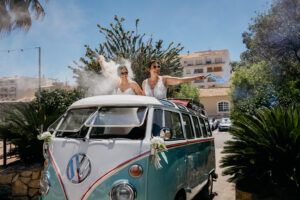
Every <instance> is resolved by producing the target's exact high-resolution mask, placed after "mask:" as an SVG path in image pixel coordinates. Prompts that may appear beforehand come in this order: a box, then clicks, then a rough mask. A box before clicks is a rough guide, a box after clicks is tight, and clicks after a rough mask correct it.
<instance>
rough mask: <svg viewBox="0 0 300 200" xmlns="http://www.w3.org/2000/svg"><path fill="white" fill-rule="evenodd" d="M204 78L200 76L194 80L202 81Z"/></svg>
mask: <svg viewBox="0 0 300 200" xmlns="http://www.w3.org/2000/svg"><path fill="white" fill-rule="evenodd" d="M205 78H206V77H205V76H203V75H201V76H198V77H197V78H196V80H204V79H205Z"/></svg>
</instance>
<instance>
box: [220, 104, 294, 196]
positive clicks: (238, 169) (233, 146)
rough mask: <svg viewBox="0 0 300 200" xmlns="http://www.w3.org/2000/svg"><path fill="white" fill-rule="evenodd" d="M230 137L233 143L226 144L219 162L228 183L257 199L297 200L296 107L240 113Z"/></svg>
mask: <svg viewBox="0 0 300 200" xmlns="http://www.w3.org/2000/svg"><path fill="white" fill-rule="evenodd" d="M230 133H231V134H232V135H233V140H231V141H227V142H226V145H225V147H224V151H223V153H225V154H226V155H225V156H224V157H223V158H222V160H221V163H222V164H221V167H222V168H225V170H224V171H223V174H224V175H230V177H231V178H229V181H230V182H234V183H236V184H237V187H238V188H239V189H242V190H245V191H249V192H254V193H258V194H261V195H274V196H278V197H279V199H297V198H299V196H300V171H299V170H300V157H299V155H300V105H299V104H298V105H297V104H294V105H290V106H289V107H288V108H286V107H282V106H278V105H277V106H274V107H271V108H266V107H261V108H260V109H257V110H255V112H254V114H253V115H249V114H247V113H241V114H240V115H239V117H238V118H235V120H234V121H233V126H232V127H231V130H230ZM292 197H294V198H292ZM275 199H276V198H275Z"/></svg>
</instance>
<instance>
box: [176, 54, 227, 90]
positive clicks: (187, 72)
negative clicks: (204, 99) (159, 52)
mask: <svg viewBox="0 0 300 200" xmlns="http://www.w3.org/2000/svg"><path fill="white" fill-rule="evenodd" d="M180 57H181V61H180V62H181V66H182V67H183V76H184V77H190V76H197V75H206V74H208V73H211V74H212V75H213V76H215V77H217V78H221V79H222V80H223V81H224V82H222V83H220V82H210V81H209V80H208V79H205V80H204V81H203V82H200V81H196V82H193V83H192V84H193V85H196V86H198V87H199V88H210V87H229V80H230V77H231V66H230V62H231V61H230V56H229V52H228V50H216V51H202V52H196V53H192V54H184V55H181V56H180ZM220 67H221V68H222V71H214V70H212V72H210V71H209V69H215V70H218V69H220ZM195 70H196V71H195ZM197 72H199V73H197Z"/></svg>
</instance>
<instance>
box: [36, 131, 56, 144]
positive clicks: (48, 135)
mask: <svg viewBox="0 0 300 200" xmlns="http://www.w3.org/2000/svg"><path fill="white" fill-rule="evenodd" d="M51 137H52V135H51V133H50V132H48V131H47V132H44V133H42V134H39V135H38V136H37V138H38V139H39V140H44V142H50V141H51Z"/></svg>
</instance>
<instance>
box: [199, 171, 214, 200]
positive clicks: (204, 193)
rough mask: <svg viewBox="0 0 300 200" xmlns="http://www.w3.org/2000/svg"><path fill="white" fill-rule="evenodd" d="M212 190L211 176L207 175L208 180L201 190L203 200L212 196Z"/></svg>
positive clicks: (208, 199)
mask: <svg viewBox="0 0 300 200" xmlns="http://www.w3.org/2000/svg"><path fill="white" fill-rule="evenodd" d="M212 190H213V177H212V175H209V177H208V181H207V183H206V185H205V186H204V188H203V190H202V195H201V196H202V198H201V199H204V200H211V198H212Z"/></svg>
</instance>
